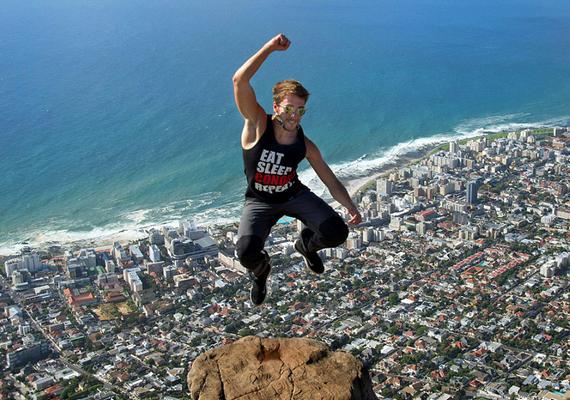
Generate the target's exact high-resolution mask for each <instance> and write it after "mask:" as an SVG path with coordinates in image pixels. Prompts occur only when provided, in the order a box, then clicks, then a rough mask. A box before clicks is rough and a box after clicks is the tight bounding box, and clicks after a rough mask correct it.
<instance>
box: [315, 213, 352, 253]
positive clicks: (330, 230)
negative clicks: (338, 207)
mask: <svg viewBox="0 0 570 400" xmlns="http://www.w3.org/2000/svg"><path fill="white" fill-rule="evenodd" d="M319 232H320V233H321V235H322V237H323V242H324V243H325V244H326V245H327V246H330V247H334V246H338V245H339V244H342V243H344V241H345V240H346V238H347V237H348V226H346V224H345V222H344V221H343V220H342V218H341V217H339V216H334V217H330V218H328V219H326V220H325V221H324V222H323V223H322V224H321V225H319Z"/></svg>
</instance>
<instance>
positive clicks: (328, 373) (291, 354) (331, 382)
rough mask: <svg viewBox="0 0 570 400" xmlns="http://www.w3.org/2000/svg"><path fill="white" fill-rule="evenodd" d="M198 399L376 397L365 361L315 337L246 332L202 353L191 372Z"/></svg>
mask: <svg viewBox="0 0 570 400" xmlns="http://www.w3.org/2000/svg"><path fill="white" fill-rule="evenodd" d="M188 387H189V389H190V396H191V399H193V400H238V399H239V400H268V399H279V400H319V399H321V400H348V399H351V400H357V399H358V400H375V399H376V396H375V395H374V392H373V391H372V382H371V380H370V376H369V375H368V372H367V371H366V370H365V368H364V367H363V365H362V363H361V362H360V361H359V360H357V359H356V358H355V357H353V356H352V355H350V354H348V353H345V352H342V351H336V352H331V351H330V350H329V348H328V347H327V346H326V345H324V344H323V343H320V342H318V341H316V340H311V339H302V338H290V339H287V338H277V339H265V338H259V337H255V336H248V337H244V338H242V339H240V340H238V341H236V342H234V343H232V344H229V345H227V346H223V347H219V348H216V349H212V350H209V351H207V352H205V353H203V354H201V355H200V356H199V357H198V358H197V359H196V360H195V361H194V362H193V364H192V368H191V369H190V372H189V374H188Z"/></svg>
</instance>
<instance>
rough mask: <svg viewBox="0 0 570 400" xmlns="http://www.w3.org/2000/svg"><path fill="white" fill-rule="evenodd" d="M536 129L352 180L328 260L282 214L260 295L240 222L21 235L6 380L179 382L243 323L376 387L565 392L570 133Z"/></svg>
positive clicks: (57, 391) (568, 393) (457, 392)
mask: <svg viewBox="0 0 570 400" xmlns="http://www.w3.org/2000/svg"><path fill="white" fill-rule="evenodd" d="M543 133H545V132H541V131H523V132H510V133H508V134H505V135H503V137H498V138H495V139H493V140H491V139H489V138H485V137H483V138H476V139H472V140H470V141H467V142H462V143H459V142H452V143H450V144H449V146H446V147H445V148H442V149H440V150H438V151H436V152H434V153H432V154H431V155H429V156H427V157H425V158H423V159H422V160H420V161H418V162H416V163H415V164H412V165H408V166H406V167H403V168H398V169H394V170H393V171H390V172H389V173H387V174H386V175H385V176H383V177H382V178H380V179H378V180H377V181H376V182H375V184H374V186H370V187H369V188H366V189H364V190H362V191H361V192H359V193H358V195H357V200H358V203H359V207H360V209H361V210H362V211H363V215H364V218H365V221H364V223H363V224H361V225H360V226H358V227H356V228H353V229H352V230H351V233H350V235H349V238H348V240H347V242H346V243H345V244H344V245H343V246H341V247H338V248H335V249H325V250H322V251H321V252H320V255H321V257H322V258H323V259H324V261H325V267H326V271H325V273H324V274H322V275H315V274H312V273H310V272H309V271H307V270H306V269H305V267H304V263H303V262H302V259H301V258H300V256H299V255H298V254H297V253H296V252H295V250H294V247H293V243H294V241H295V239H296V238H297V236H298V234H299V228H300V227H299V226H298V224H297V223H283V224H277V225H276V227H275V228H274V229H273V231H272V234H271V236H270V237H269V238H268V241H267V243H266V245H267V246H266V249H267V250H268V251H269V253H270V255H271V256H272V264H273V272H272V275H271V276H270V280H269V283H268V285H269V294H268V297H267V300H266V302H265V304H264V305H262V306H261V307H253V305H252V304H251V303H250V302H249V287H250V283H249V281H248V279H247V276H246V274H244V272H245V270H244V269H243V267H242V266H241V265H240V264H239V261H238V260H237V259H236V257H235V243H236V239H237V237H236V235H237V225H235V224H234V225H227V226H211V227H208V228H206V229H201V228H199V227H197V226H196V225H195V224H194V223H193V222H192V221H182V222H181V223H180V225H179V226H178V227H162V228H160V229H152V230H150V231H149V232H148V239H146V240H142V241H137V242H133V243H128V244H127V243H123V244H121V243H118V242H117V243H114V244H113V245H112V246H108V247H103V248H82V249H75V250H73V251H63V250H61V249H59V250H60V251H58V249H54V248H51V249H48V250H44V251H41V252H35V251H33V250H32V249H24V251H23V253H22V255H21V256H20V257H16V258H12V259H10V260H6V261H5V262H4V270H3V272H4V274H3V277H2V279H1V280H0V283H1V284H2V287H1V289H0V291H1V294H0V307H1V310H3V311H4V318H2V319H1V320H0V353H1V354H0V355H1V356H2V357H5V360H6V362H5V363H4V364H3V365H2V367H3V368H4V369H3V371H2V376H3V379H2V380H1V382H2V383H1V386H0V396H3V398H20V399H24V398H42V399H50V398H63V396H65V395H68V396H71V395H73V396H76V397H75V398H85V399H88V398H92V399H107V398H108V399H111V398H115V399H118V398H124V399H127V398H129V399H131V398H132V399H142V398H157V399H158V398H161V399H182V398H186V396H187V387H186V382H185V381H186V374H187V372H188V366H189V364H190V363H191V362H192V361H193V360H194V359H195V358H196V357H197V356H198V355H199V354H200V353H201V352H203V351H205V350H207V349H210V348H213V347H217V346H220V345H223V344H225V343H229V342H231V341H233V340H235V339H237V338H239V337H241V336H245V335H251V334H253V335H260V336H272V337H275V336H287V337H293V336H295V337H298V336H300V337H311V338H315V339H318V340H320V341H323V342H325V343H327V344H328V345H329V346H330V347H331V348H333V349H335V350H337V349H341V350H345V351H349V352H351V353H353V354H355V355H357V356H358V357H359V358H360V359H361V360H362V361H363V362H364V363H365V364H366V366H367V367H368V369H369V370H370V373H371V376H372V380H373V384H374V388H375V391H376V393H377V395H378V397H379V398H385V399H389V398H392V399H424V400H425V399H430V400H435V399H438V400H443V399H462V398H478V399H509V398H516V399H565V398H566V399H567V398H570V317H569V316H570V290H569V289H570V286H569V283H570V282H569V277H568V270H569V267H570V234H569V231H570V230H569V227H570V191H569V189H570V162H569V159H570V133H568V132H566V130H565V129H564V128H555V129H554V130H553V129H550V131H549V132H548V133H549V134H543ZM64 391H66V392H65V393H64ZM10 396H12V397H10Z"/></svg>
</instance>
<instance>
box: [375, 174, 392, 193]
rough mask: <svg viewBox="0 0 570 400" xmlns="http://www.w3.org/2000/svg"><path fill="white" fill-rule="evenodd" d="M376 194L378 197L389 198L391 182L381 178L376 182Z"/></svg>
mask: <svg viewBox="0 0 570 400" xmlns="http://www.w3.org/2000/svg"><path fill="white" fill-rule="evenodd" d="M376 193H377V194H378V196H384V197H387V196H390V195H391V194H392V182H391V181H389V180H388V179H385V178H382V179H378V180H377V181H376Z"/></svg>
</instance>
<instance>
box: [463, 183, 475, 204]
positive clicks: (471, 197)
mask: <svg viewBox="0 0 570 400" xmlns="http://www.w3.org/2000/svg"><path fill="white" fill-rule="evenodd" d="M477 189H478V185H477V182H473V181H471V182H469V183H468V184H467V191H466V196H465V197H466V200H467V204H475V203H477Z"/></svg>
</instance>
